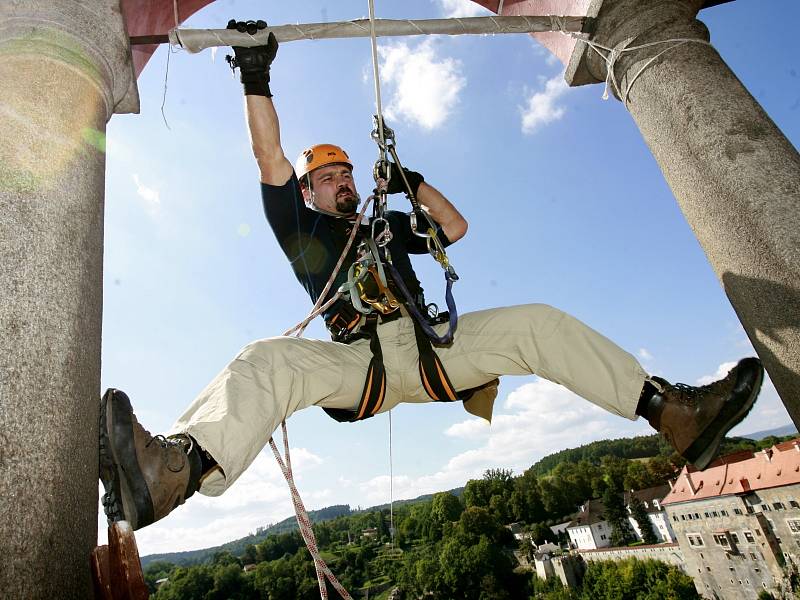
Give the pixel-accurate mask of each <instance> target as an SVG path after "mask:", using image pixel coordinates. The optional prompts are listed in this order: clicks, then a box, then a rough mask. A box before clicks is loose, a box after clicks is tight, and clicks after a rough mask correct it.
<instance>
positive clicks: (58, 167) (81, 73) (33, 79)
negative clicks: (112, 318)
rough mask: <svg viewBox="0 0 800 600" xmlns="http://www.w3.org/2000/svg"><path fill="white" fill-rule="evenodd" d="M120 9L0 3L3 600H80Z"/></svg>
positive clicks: (123, 56) (127, 75) (92, 538)
mask: <svg viewBox="0 0 800 600" xmlns="http://www.w3.org/2000/svg"><path fill="white" fill-rule="evenodd" d="M129 55H130V53H129V49H128V41H127V36H126V34H125V29H124V24H123V20H122V16H121V12H120V7H119V0H84V1H82V2H75V1H74V0H48V1H47V2H42V1H41V0H2V2H0V596H2V597H4V598H47V599H50V598H91V597H92V591H91V579H90V571H89V556H90V552H91V550H92V548H93V547H94V546H95V545H96V542H97V489H98V488H97V424H98V399H99V393H100V389H99V385H100V327H101V306H102V294H103V292H102V263H103V194H104V183H105V181H104V180H105V177H104V168H105V154H104V150H105V128H106V122H107V121H108V119H109V118H110V117H111V115H112V113H114V112H115V111H116V112H136V111H138V96H137V92H136V87H135V79H134V77H133V70H132V67H131V64H130V60H129Z"/></svg>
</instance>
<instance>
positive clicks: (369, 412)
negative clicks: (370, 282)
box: [323, 328, 386, 423]
mask: <svg viewBox="0 0 800 600" xmlns="http://www.w3.org/2000/svg"><path fill="white" fill-rule="evenodd" d="M369 337H370V340H369V349H370V350H371V351H372V359H371V360H370V361H369V367H368V368H367V375H366V377H365V378H364V388H363V390H362V391H361V400H360V401H359V403H358V408H357V409H356V410H354V411H353V410H347V409H345V408H325V407H323V410H324V411H325V412H326V413H327V414H328V416H330V417H332V418H334V419H336V420H337V421H339V422H340V423H352V422H354V421H363V420H364V419H369V418H370V417H372V416H375V415H376V414H377V413H378V411H379V410H380V409H381V406H383V400H384V399H385V398H386V368H385V367H384V366H383V351H382V350H381V342H380V339H378V330H377V328H375V329H373V330H372V331H370V333H369Z"/></svg>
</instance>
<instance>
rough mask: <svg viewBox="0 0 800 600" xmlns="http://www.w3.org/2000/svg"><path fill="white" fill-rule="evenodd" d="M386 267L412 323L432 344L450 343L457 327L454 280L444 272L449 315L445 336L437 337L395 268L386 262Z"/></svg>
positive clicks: (447, 272) (445, 295) (448, 273)
mask: <svg viewBox="0 0 800 600" xmlns="http://www.w3.org/2000/svg"><path fill="white" fill-rule="evenodd" d="M386 266H387V267H388V268H389V273H390V274H391V276H392V280H393V281H394V283H395V284H396V285H397V287H398V288H400V291H401V292H403V296H405V298H406V303H405V306H406V308H407V309H408V312H409V313H410V314H411V316H412V318H413V319H414V323H415V324H419V326H420V327H422V330H423V331H424V332H425V335H427V336H428V337H429V338H430V340H431V341H432V342H433V343H434V344H440V345H445V344H449V343H450V342H452V341H453V336H454V335H455V333H456V327H457V326H458V311H457V310H456V301H455V300H454V299H453V282H454V281H455V279H454V278H453V276H452V275H451V274H450V272H449V271H445V272H444V278H445V280H446V281H447V287H446V288H445V293H444V297H445V302H446V303H447V311H448V312H449V313H450V318H449V325H448V328H447V331H446V332H445V334H444V335H439V334H438V333H436V331H435V330H434V329H433V327H431V324H430V323H428V319H427V318H425V316H424V315H423V314H422V313H421V312H420V311H419V309H418V308H417V305H416V302H414V297H413V296H412V295H411V293H410V292H409V291H408V288H407V287H406V284H405V282H404V281H403V278H402V276H401V275H400V273H399V272H398V271H397V269H396V268H395V266H394V265H393V264H392V263H390V262H387V263H386Z"/></svg>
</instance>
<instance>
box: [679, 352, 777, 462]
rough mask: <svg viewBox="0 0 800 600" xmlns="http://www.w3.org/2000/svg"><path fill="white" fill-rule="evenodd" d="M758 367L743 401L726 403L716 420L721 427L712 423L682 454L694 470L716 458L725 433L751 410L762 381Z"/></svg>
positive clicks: (761, 369) (762, 374) (761, 370)
mask: <svg viewBox="0 0 800 600" xmlns="http://www.w3.org/2000/svg"><path fill="white" fill-rule="evenodd" d="M759 367H760V368H759V369H758V375H757V377H756V380H755V382H753V389H752V390H750V394H748V396H747V397H746V398H745V399H744V401H742V402H740V403H726V404H725V406H723V408H722V410H721V411H720V414H719V415H718V416H717V419H716V422H719V421H720V420H721V421H722V425H719V426H717V427H714V424H713V423H712V425H710V426H709V427H707V428H706V430H705V431H704V432H703V433H702V434H700V437H698V438H697V439H696V440H695V441H694V442H693V443H692V445H691V446H689V448H687V449H686V451H685V452H684V453H683V456H684V458H686V460H688V461H689V462H690V463H692V464H693V465H694V467H695V468H696V469H698V470H700V471H702V470H704V469H705V468H706V467H707V466H708V465H709V463H710V462H711V461H712V460H713V459H714V457H716V455H717V452H718V451H719V447H720V445H721V444H722V440H723V439H725V436H726V435H727V433H728V432H729V431H730V430H731V429H733V428H734V427H735V426H736V425H738V424H739V423H741V422H742V421H743V420H744V418H745V417H746V416H747V414H748V413H749V412H750V410H751V409H752V408H753V405H754V404H755V402H756V399H757V398H758V394H759V392H760V391H761V384H762V383H763V381H764V368H763V367H761V365H760V363H759Z"/></svg>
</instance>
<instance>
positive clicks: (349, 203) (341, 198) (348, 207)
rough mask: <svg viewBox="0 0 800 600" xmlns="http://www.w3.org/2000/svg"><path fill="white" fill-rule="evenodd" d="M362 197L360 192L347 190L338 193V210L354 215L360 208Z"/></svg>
mask: <svg viewBox="0 0 800 600" xmlns="http://www.w3.org/2000/svg"><path fill="white" fill-rule="evenodd" d="M360 202H361V198H359V197H358V194H355V193H353V192H351V191H350V190H347V192H343V193H339V194H336V211H337V212H340V213H342V214H345V215H352V214H353V213H355V212H356V209H358V205H359V203H360Z"/></svg>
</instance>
